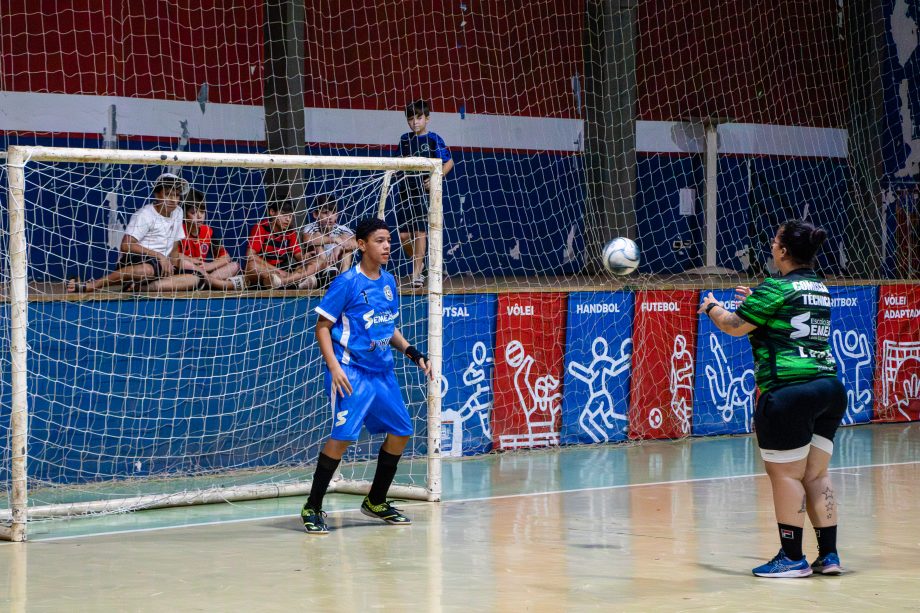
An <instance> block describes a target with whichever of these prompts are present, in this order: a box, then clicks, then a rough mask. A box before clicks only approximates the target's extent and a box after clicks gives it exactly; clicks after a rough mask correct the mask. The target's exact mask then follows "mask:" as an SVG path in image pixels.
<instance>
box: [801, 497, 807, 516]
mask: <svg viewBox="0 0 920 613" xmlns="http://www.w3.org/2000/svg"><path fill="white" fill-rule="evenodd" d="M805 498H806V497H805V496H802V508H801V509H799V513H805V512H806V511H807V510H808V509H807V508H806V507H805Z"/></svg>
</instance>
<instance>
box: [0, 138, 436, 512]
mask: <svg viewBox="0 0 920 613" xmlns="http://www.w3.org/2000/svg"><path fill="white" fill-rule="evenodd" d="M162 157H163V156H162V155H161V154H158V153H153V152H148V153H131V152H115V153H114V154H113V153H111V152H106V151H104V150H102V151H100V150H96V151H89V150H82V151H81V150H67V149H42V148H35V149H28V148H25V149H18V148H14V149H11V153H10V159H9V163H8V174H9V180H10V195H11V197H10V198H9V199H8V200H7V201H6V207H5V210H4V211H3V215H4V219H5V220H7V221H6V222H5V223H7V224H8V229H9V235H10V237H11V238H10V241H9V245H10V247H9V250H8V253H9V268H8V269H7V270H9V271H10V273H9V275H8V276H7V275H6V274H5V275H4V279H3V281H4V283H3V287H4V292H5V294H6V295H7V296H8V298H9V301H8V302H5V303H4V304H3V308H4V309H5V310H7V313H11V312H18V313H19V316H18V317H13V318H12V321H11V326H9V327H7V329H6V330H4V333H3V334H4V336H3V340H4V345H5V346H4V351H5V352H8V351H9V350H10V344H12V346H13V347H16V348H18V350H19V352H18V353H17V352H16V351H14V353H13V360H14V363H15V361H16V360H17V359H25V360H27V362H23V363H27V364H28V367H27V369H26V371H25V372H21V373H17V372H16V369H15V368H14V372H13V377H12V389H13V401H12V403H11V407H12V409H11V412H12V420H11V426H10V428H9V430H7V431H6V432H5V433H4V434H8V435H9V436H10V438H11V440H12V441H17V442H14V444H12V445H11V446H10V447H7V446H6V445H4V456H3V465H2V467H0V477H2V479H0V484H2V485H0V487H2V488H3V494H5V496H3V497H2V498H7V499H8V500H11V501H12V503H11V507H13V510H12V511H11V510H10V509H9V508H8V509H6V510H0V513H6V514H7V517H6V519H7V520H9V519H10V517H11V516H12V514H13V513H14V512H15V505H16V504H22V502H23V497H24V495H25V489H26V488H23V487H22V486H23V485H27V486H28V487H27V492H28V515H29V518H30V519H40V518H42V517H50V516H57V515H68V514H81V513H105V512H120V511H126V510H133V509H140V508H149V507H157V506H167V505H174V504H194V503H201V502H210V501H219V500H234V499H241V498H255V497H265V496H271V495H284V494H292V493H297V492H305V491H308V489H309V483H308V482H309V480H310V479H311V477H312V468H313V465H314V462H315V460H316V457H317V455H318V453H319V450H320V449H321V445H322V443H323V442H324V441H325V439H326V438H327V437H328V435H329V431H330V429H331V427H332V420H333V416H332V410H331V405H330V401H329V398H328V393H327V390H326V385H325V384H324V382H323V377H324V373H325V365H324V362H323V360H322V357H321V355H320V353H319V349H318V346H317V343H316V341H315V338H314V329H315V325H316V318H317V315H316V313H315V312H314V308H315V307H316V306H317V305H318V304H319V300H320V298H321V296H322V294H323V289H325V287H326V286H327V285H328V283H329V282H330V279H331V278H332V277H333V274H334V273H333V271H335V273H337V272H340V271H344V270H345V269H346V267H348V266H349V265H350V263H351V262H353V261H354V260H353V259H352V258H353V257H358V255H357V254H355V253H353V251H352V250H353V249H354V245H353V243H351V244H348V243H346V242H341V241H340V242H329V243H323V242H322V241H321V240H320V241H314V242H313V243H311V240H313V239H315V238H317V237H322V236H328V237H333V238H342V239H344V238H347V237H348V235H349V232H350V231H351V230H350V228H353V227H354V224H355V222H356V221H357V220H358V219H361V218H364V217H369V216H377V215H378V214H379V213H380V211H381V209H383V210H384V213H385V214H386V208H387V207H386V206H385V204H386V202H387V197H388V195H389V190H390V188H391V187H397V188H398V186H399V183H400V181H405V180H406V177H407V176H409V174H408V173H411V172H425V173H426V176H429V177H431V178H432V180H431V181H430V183H431V185H432V193H433V194H435V193H436V194H437V195H435V196H433V197H432V198H431V200H432V202H437V201H438V200H439V190H440V164H439V163H434V162H432V161H430V160H423V159H419V158H405V159H380V158H363V159H362V158H349V159H342V158H335V157H327V158H319V157H317V158H307V157H305V156H302V157H289V158H284V157H277V156H276V157H274V158H272V157H269V156H258V155H254V156H235V157H234V156H226V155H220V154H213V155H210V156H201V155H197V156H196V155H195V154H184V155H170V156H169V164H170V166H169V170H170V171H171V173H170V174H171V175H175V176H177V177H180V178H181V181H174V184H175V185H177V186H178V189H177V190H176V192H177V198H179V199H180V202H179V204H180V206H179V208H178V209H177V210H178V211H180V213H179V215H180V217H181V218H183V219H184V221H183V227H184V228H185V231H186V234H187V236H188V238H187V239H185V240H186V241H189V240H192V239H193V234H194V235H196V236H197V238H198V242H197V243H195V244H196V245H198V249H199V251H202V249H201V248H200V245H201V244H202V243H201V237H202V236H207V237H210V239H211V240H210V243H209V245H208V247H207V248H205V249H203V251H208V250H210V251H211V252H212V254H211V257H208V255H207V253H205V254H203V255H204V257H203V261H204V262H212V261H217V260H218V259H219V258H223V260H222V261H229V262H231V263H233V265H237V267H234V266H230V265H228V266H230V268H229V269H228V272H229V275H228V276H227V278H226V279H220V278H219V276H220V275H219V274H217V269H215V270H214V271H213V272H211V273H207V274H201V273H200V272H196V271H195V270H182V269H181V267H180V268H178V269H177V270H175V272H174V273H173V274H172V275H170V276H165V275H163V276H160V277H158V278H152V277H148V278H146V279H131V278H126V277H113V271H115V272H114V274H116V275H118V274H122V273H123V271H125V270H127V269H128V268H127V266H128V263H126V261H125V259H124V258H125V253H124V248H123V243H122V241H123V239H124V235H125V233H126V230H125V227H126V226H128V227H129V228H130V227H132V226H131V224H136V223H139V221H138V218H136V216H139V215H141V214H142V210H143V209H144V208H145V207H149V206H151V205H158V206H159V202H160V200H161V197H162V195H163V192H162V191H156V192H154V190H155V189H156V188H157V185H158V181H163V180H164V179H163V176H164V175H163V173H164V170H166V168H164V164H163V160H162ZM292 169H293V170H296V173H297V179H296V181H295V182H299V187H300V190H301V192H302V195H300V196H298V197H297V198H296V199H294V198H290V197H282V198H279V199H276V200H272V199H270V198H269V197H268V196H267V194H269V193H273V190H272V189H270V187H271V186H270V185H267V182H266V177H267V176H268V173H269V172H270V171H272V170H278V171H287V172H291V171H292ZM395 171H400V172H398V173H396V174H395V176H394V172H395ZM435 176H436V178H435ZM18 177H21V180H19V179H18ZM166 178H167V179H168V180H173V179H172V177H171V176H169V175H166ZM17 182H18V183H19V184H20V185H17ZM20 189H22V191H20ZM195 190H197V191H198V192H200V194H203V195H204V197H203V201H204V203H203V204H201V202H200V201H199V203H198V206H197V208H196V207H190V206H189V203H190V202H191V201H192V195H193V194H194V193H195ZM274 191H277V190H274ZM178 192H184V194H183V195H181V196H180V195H178ZM200 198H201V196H199V199H200ZM292 200H293V201H292ZM183 207H184V209H183ZM288 207H290V212H291V214H290V215H286V213H287V212H288ZM439 209H440V206H439V204H438V206H435V205H432V207H431V210H432V211H433V213H434V215H435V216H437V214H438V211H439ZM183 211H184V212H183ZM193 211H195V212H197V216H194V217H193V215H194V213H193ZM164 219H165V217H164ZM282 219H286V220H287V221H286V222H285V221H281V220H282ZM286 223H289V225H285V224H286ZM276 224H277V225H276ZM425 224H426V225H428V226H429V227H430V228H432V230H431V232H430V238H431V254H430V257H429V259H428V266H429V269H430V270H431V271H432V275H431V281H430V282H429V283H428V284H426V285H425V286H424V287H421V288H414V287H412V288H409V287H406V288H404V290H405V291H403V292H402V294H403V295H402V296H401V298H400V317H399V321H398V326H399V328H400V329H401V331H402V332H403V334H404V335H405V336H406V338H408V339H410V341H411V342H413V343H414V344H417V345H418V347H419V348H420V349H421V350H422V351H423V352H425V351H428V352H429V353H430V355H431V358H432V360H434V361H435V362H437V361H439V358H440V349H439V347H440V340H439V338H438V336H437V335H439V330H438V329H437V327H436V326H435V327H432V326H430V325H429V324H430V321H431V320H430V318H429V317H428V313H429V309H440V292H441V288H440V274H439V272H440V258H439V253H440V242H439V240H438V239H439V236H438V233H437V230H436V228H437V227H438V223H434V224H431V223H429V222H428V221H426V222H425ZM205 227H207V228H210V232H208V231H207V230H204V229H203V228H205ZM262 228H266V229H267V232H268V233H267V234H266V236H263V237H262V239H261V240H263V242H265V243H267V244H273V245H275V246H276V247H278V251H277V252H276V253H275V254H272V253H270V252H269V251H266V250H263V251H262V252H261V254H262V257H263V258H264V260H265V261H269V260H270V258H271V257H272V256H273V255H277V256H278V258H281V259H283V256H290V255H291V254H290V253H288V254H282V253H281V251H282V250H283V248H284V247H285V243H284V241H285V240H286V239H287V238H288V237H289V236H290V235H291V233H293V244H297V245H298V247H297V249H298V250H299V252H300V254H301V256H302V257H301V258H298V259H299V260H301V261H300V263H299V264H296V263H285V262H283V261H281V262H276V264H277V270H279V271H281V272H279V273H278V274H279V275H283V274H286V273H285V271H287V270H290V271H292V272H290V273H289V274H291V279H294V280H293V281H291V282H290V283H287V278H285V279H284V281H285V283H284V284H283V285H279V284H273V283H272V281H273V275H269V276H268V280H267V281H266V280H265V278H264V277H259V276H258V275H252V274H250V272H251V270H250V269H249V266H248V265H247V261H249V260H250V259H252V253H253V249H254V247H253V246H254V245H256V244H257V241H258V240H260V239H259V238H258V237H257V235H256V233H257V232H258V231H259V230H260V229H262ZM132 231H133V232H135V233H137V230H136V228H135V229H134V230H132ZM151 232H153V231H152V230H151ZM340 243H341V244H340ZM181 244H183V249H185V248H186V247H185V246H184V245H185V243H181ZM311 245H312V246H311ZM339 246H341V247H343V249H340V250H338V251H337V252H335V253H334V254H333V253H332V251H333V249H334V248H337V247H339ZM394 247H395V246H394ZM266 249H267V248H266ZM320 258H323V259H322V263H321V265H317V266H315V267H313V264H312V262H313V260H319V259H320ZM287 264H290V267H289V268H286V266H287ZM119 271H121V272H119ZM297 271H304V273H303V274H300V277H295V276H294V275H295V274H297ZM307 273H309V274H307ZM233 278H237V279H239V281H237V282H236V284H235V285H234V283H233V282H232V281H227V280H228V279H230V280H232V279H233ZM100 280H107V281H106V282H105V283H104V284H103V283H101V282H100ZM184 281H188V282H189V285H188V286H186V285H183V282H184ZM222 281H227V282H226V283H223V282H222ZM305 281H306V283H305ZM157 284H159V285H157ZM168 284H174V285H168ZM429 287H430V288H431V291H429ZM176 289H182V290H185V291H182V292H181V293H177V292H176V291H175V290H176ZM5 315H6V313H5ZM4 319H6V318H4ZM17 335H18V336H17ZM432 335H435V337H434V338H432ZM23 339H24V340H25V344H24V345H23V344H21V343H20V341H21V340H23ZM6 355H9V353H7V354H6ZM4 361H6V358H5V360H4ZM396 365H397V377H398V378H399V380H400V382H401V384H402V387H403V390H404V395H405V397H406V399H407V404H408V406H409V409H410V415H411V417H412V422H413V427H414V436H413V438H412V441H411V443H410V446H409V448H407V451H406V453H405V454H404V461H403V462H402V463H401V465H400V473H399V475H398V476H397V479H396V485H395V486H394V488H393V489H392V490H391V491H392V492H393V493H397V494H399V495H402V496H406V497H414V498H422V499H437V497H438V495H439V491H438V483H437V474H436V472H435V471H436V469H435V471H433V470H432V469H431V466H432V464H434V463H436V460H437V454H438V445H437V444H436V441H437V439H436V438H434V439H433V438H432V437H429V436H428V432H429V428H431V427H432V424H434V426H433V427H434V430H433V431H435V432H437V431H438V426H437V419H438V417H437V410H438V401H439V399H440V398H439V396H438V395H437V394H435V395H431V396H430V399H429V393H428V383H427V382H426V381H425V380H424V377H423V376H422V375H421V374H420V372H421V371H419V369H418V368H416V367H415V365H414V364H411V363H410V362H409V361H408V360H405V359H402V358H400V359H397V362H396ZM22 385H24V386H25V390H26V392H27V393H26V394H24V395H22V394H17V393H16V390H17V389H21V387H18V386H22ZM429 400H430V401H429ZM429 420H431V421H429ZM26 426H27V434H26ZM4 438H5V437H4ZM381 440H382V439H381V438H380V437H370V436H367V435H366V434H365V436H364V437H363V438H362V439H361V440H359V441H358V443H357V444H356V445H353V446H352V447H351V448H350V449H349V451H348V452H347V454H346V456H345V458H344V459H343V467H342V469H341V474H340V475H339V476H338V477H337V478H336V480H335V481H334V482H333V485H332V490H331V491H340V492H341V491H345V492H355V493H357V492H360V491H363V490H364V489H366V488H367V486H368V485H369V479H370V475H372V472H373V462H372V460H375V459H376V454H377V447H378V446H379V442H380V441H381ZM21 441H24V442H25V443H26V447H25V448H23V447H22V446H21V445H20V444H18V442H21ZM433 442H434V444H433ZM26 449H27V451H26V453H24V454H23V453H22V451H25V450H26ZM23 457H24V458H25V461H26V465H27V468H26V469H25V472H23V469H22V466H21V464H20V461H21V459H22V458H23ZM17 468H18V469H19V471H20V472H19V473H17V472H16V469H17ZM369 471H370V472H369ZM25 474H27V483H26V482H23V481H22V480H23V478H24V475H25ZM362 483H363V485H362Z"/></svg>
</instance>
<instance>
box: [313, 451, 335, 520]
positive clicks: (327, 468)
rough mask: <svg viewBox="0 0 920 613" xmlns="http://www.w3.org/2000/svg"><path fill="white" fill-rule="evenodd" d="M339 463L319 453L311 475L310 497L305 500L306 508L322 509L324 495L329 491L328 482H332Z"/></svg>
mask: <svg viewBox="0 0 920 613" xmlns="http://www.w3.org/2000/svg"><path fill="white" fill-rule="evenodd" d="M339 462H341V460H334V459H333V458H330V457H329V456H327V455H326V454H325V453H322V452H320V454H319V458H318V459H317V460H316V472H315V473H313V483H312V484H311V485H310V497H309V498H307V506H308V507H310V508H311V509H313V510H314V511H319V510H321V509H322V508H323V497H324V496H325V495H326V490H327V489H329V482H330V481H332V475H334V474H335V469H336V468H338V467H339Z"/></svg>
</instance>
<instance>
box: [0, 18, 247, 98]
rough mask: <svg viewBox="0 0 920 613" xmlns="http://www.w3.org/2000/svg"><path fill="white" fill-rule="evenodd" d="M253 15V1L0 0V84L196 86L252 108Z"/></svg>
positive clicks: (161, 94)
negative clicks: (206, 88)
mask: <svg viewBox="0 0 920 613" xmlns="http://www.w3.org/2000/svg"><path fill="white" fill-rule="evenodd" d="M177 5H178V6H177ZM190 7H193V8H190ZM263 13H264V11H263V8H262V2H261V0H195V2H193V3H192V2H173V1H171V0H121V1H116V0H68V2H61V1H58V0H0V62H2V65H0V89H2V90H6V91H20V92H48V93H67V94H95V95H112V96H133V97H141V98H157V99H165V100H194V99H195V98H196V97H197V95H198V88H199V87H200V86H201V84H202V83H205V82H206V83H208V85H209V98H210V100H211V101H212V102H225V103H232V104H261V103H262V21H263Z"/></svg>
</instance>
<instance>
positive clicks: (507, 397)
mask: <svg viewBox="0 0 920 613" xmlns="http://www.w3.org/2000/svg"><path fill="white" fill-rule="evenodd" d="M566 299H567V295H566V294H551V293H546V294H543V293H541V294H502V295H500V296H499V297H498V319H497V322H496V335H495V336H496V348H495V384H494V388H493V389H494V390H495V405H494V408H493V414H492V432H493V433H494V437H495V438H494V442H495V446H496V447H497V448H499V449H524V448H530V447H546V446H550V445H558V444H559V427H560V424H561V422H562V414H561V411H562V376H563V354H564V353H565V308H566Z"/></svg>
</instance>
